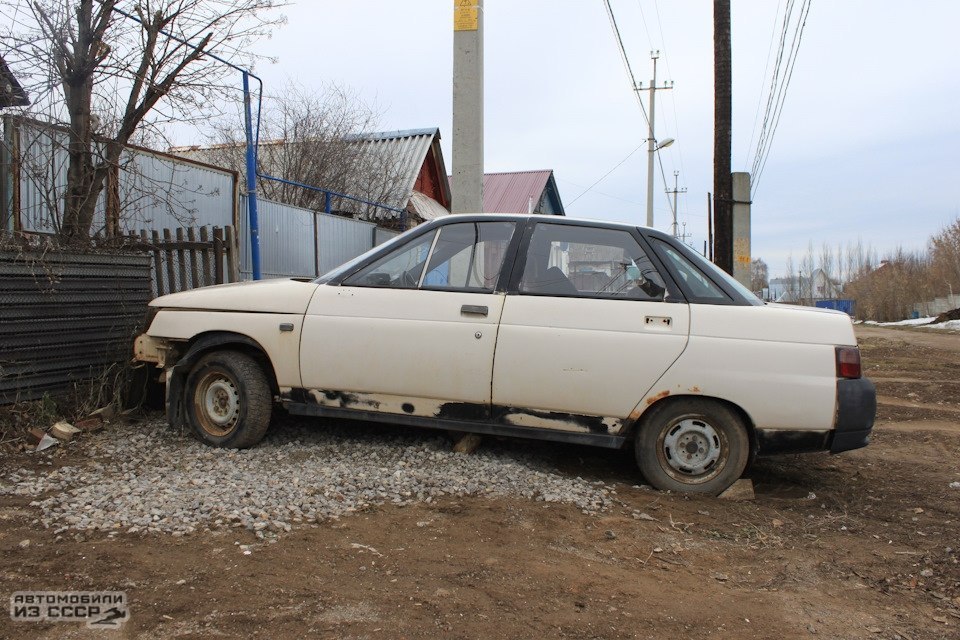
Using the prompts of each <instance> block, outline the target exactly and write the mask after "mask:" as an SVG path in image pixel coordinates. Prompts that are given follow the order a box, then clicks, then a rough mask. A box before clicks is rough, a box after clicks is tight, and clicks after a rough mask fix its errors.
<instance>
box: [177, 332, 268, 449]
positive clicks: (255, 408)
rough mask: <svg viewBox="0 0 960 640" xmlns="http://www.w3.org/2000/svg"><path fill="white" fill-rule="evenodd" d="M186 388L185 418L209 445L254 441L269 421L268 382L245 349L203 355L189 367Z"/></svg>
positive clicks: (237, 446)
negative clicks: (191, 367) (243, 351)
mask: <svg viewBox="0 0 960 640" xmlns="http://www.w3.org/2000/svg"><path fill="white" fill-rule="evenodd" d="M184 394H185V397H184V406H185V408H186V415H187V423H188V424H189V425H190V428H191V430H192V431H193V433H194V435H195V436H196V437H197V438H199V439H200V440H202V441H203V442H205V443H207V444H209V445H213V446H215V447H228V448H231V449H244V448H246V447H252V446H253V445H255V444H257V443H258V442H260V440H261V439H263V436H264V434H265V433H266V432H267V428H268V427H269V426H270V412H271V408H272V402H273V396H272V394H271V392H270V383H269V382H268V380H267V376H266V374H265V373H264V371H263V369H262V368H261V367H260V364H259V363H257V361H256V360H254V359H253V358H251V357H250V356H248V355H246V354H245V353H240V352H238V351H216V352H214V353H209V354H207V355H205V356H203V357H202V358H201V359H200V360H199V361H198V362H197V363H196V365H194V367H193V369H191V370H190V374H189V375H188V376H187V383H186V386H185V389H184Z"/></svg>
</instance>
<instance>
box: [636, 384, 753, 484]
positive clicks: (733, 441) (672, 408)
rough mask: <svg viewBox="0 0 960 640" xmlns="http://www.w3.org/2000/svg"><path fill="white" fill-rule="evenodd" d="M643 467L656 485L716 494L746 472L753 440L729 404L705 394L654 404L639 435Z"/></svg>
mask: <svg viewBox="0 0 960 640" xmlns="http://www.w3.org/2000/svg"><path fill="white" fill-rule="evenodd" d="M635 445H636V457H637V464H638V465H639V467H640V472H641V473H642V474H643V476H644V477H645V478H646V479H647V482H649V483H650V484H652V485H653V486H654V487H656V488H657V489H661V490H665V491H666V490H669V491H683V492H692V493H706V494H711V495H717V494H719V493H721V492H723V491H724V490H725V489H726V488H727V487H729V486H730V485H732V484H733V483H734V482H736V481H737V479H738V478H739V477H740V475H741V474H742V473H743V471H744V469H745V468H746V466H747V462H748V460H749V458H750V441H749V437H748V435H747V429H746V426H745V425H744V424H743V420H742V419H741V418H740V417H739V416H738V415H737V414H736V413H735V412H734V411H733V410H731V409H730V408H728V407H726V406H724V405H722V404H720V403H718V402H714V401H711V400H706V399H702V398H692V399H682V400H676V401H672V402H667V403H664V404H663V405H660V406H657V407H654V408H653V409H651V412H650V414H649V415H648V416H646V417H645V418H644V420H643V423H642V424H641V425H640V428H639V430H638V432H637V435H636V440H635Z"/></svg>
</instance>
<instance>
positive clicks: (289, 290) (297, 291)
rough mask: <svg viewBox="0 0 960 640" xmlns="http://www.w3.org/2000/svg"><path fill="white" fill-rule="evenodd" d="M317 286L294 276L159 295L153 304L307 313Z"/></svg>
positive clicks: (215, 309)
mask: <svg viewBox="0 0 960 640" xmlns="http://www.w3.org/2000/svg"><path fill="white" fill-rule="evenodd" d="M318 286H319V285H317V284H316V283H315V282H312V281H310V280H303V279H293V278H279V279H276V280H259V281H256V282H237V283H234V284H220V285H216V286H213V287H201V288H199V289H191V290H189V291H182V292H180V293H171V294H170V295H166V296H160V297H159V298H156V299H155V300H153V301H152V302H151V303H150V306H151V307H161V308H176V309H203V310H209V311H250V312H254V313H306V311H307V305H308V304H309V303H310V298H311V297H312V296H313V293H314V291H316V290H317V287H318Z"/></svg>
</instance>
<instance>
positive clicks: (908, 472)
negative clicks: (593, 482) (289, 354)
mask: <svg viewBox="0 0 960 640" xmlns="http://www.w3.org/2000/svg"><path fill="white" fill-rule="evenodd" d="M858 332H860V337H861V345H862V348H863V357H864V363H865V367H866V369H867V372H868V375H869V376H870V377H871V378H873V379H874V380H875V381H876V383H877V386H878V391H879V394H880V398H881V405H880V409H879V416H878V426H877V428H876V430H875V432H874V433H875V435H874V439H873V443H872V444H871V445H870V446H869V447H867V448H866V449H861V450H858V451H854V452H849V453H846V454H843V455H839V456H832V457H831V456H829V455H827V454H813V455H806V456H789V457H782V458H778V459H765V460H761V461H759V462H758V463H757V464H756V465H755V466H754V467H753V468H752V469H751V470H750V472H749V475H750V477H751V478H752V479H753V480H754V482H755V484H756V488H757V494H758V495H757V499H756V500H754V501H750V502H728V501H721V500H718V499H712V498H691V497H687V496H679V495H670V494H663V493H657V492H654V491H650V490H648V489H643V488H638V487H637V486H636V485H637V484H638V482H639V480H640V479H639V477H638V475H637V473H636V472H635V470H634V467H633V464H632V461H631V459H630V456H629V455H628V454H626V453H622V452H607V451H602V450H593V449H586V448H582V447H573V446H561V445H543V444H537V443H528V442H520V441H516V442H515V443H513V444H511V445H509V446H516V447H537V448H540V449H542V450H543V451H544V452H545V453H543V455H545V456H547V459H548V460H549V461H550V463H551V464H553V465H555V467H556V468H557V469H558V470H562V471H564V472H565V473H570V474H574V475H579V476H582V477H584V478H589V479H597V480H602V481H604V482H607V483H612V484H615V485H616V488H617V497H618V498H619V500H621V501H622V505H621V506H618V507H616V508H614V509H612V510H610V511H609V512H607V513H606V514H603V515H601V516H588V515H584V514H582V513H580V512H579V511H577V510H576V509H575V508H574V507H571V506H558V505H547V504H544V503H538V502H531V501H527V500H521V499H517V500H503V499H499V500H492V499H484V498H471V499H460V500H455V501H454V500H448V501H445V502H441V503H439V504H431V505H420V506H407V507H403V508H398V507H388V506H384V507H380V508H377V509H374V510H371V511H368V512H364V513H358V514H355V515H353V516H350V517H347V518H343V519H341V520H339V521H336V522H330V523H327V524H323V525H318V526H315V527H309V526H304V527H301V528H297V529H294V530H293V532H291V533H288V534H284V535H282V536H281V537H280V538H279V539H278V540H277V541H276V542H273V543H264V542H259V541H258V540H257V539H256V538H255V537H254V536H253V535H252V534H250V533H248V532H246V531H242V532H238V531H235V530H234V531H229V532H223V533H216V534H195V535H191V536H186V537H183V538H173V537H170V536H139V535H127V534H122V535H120V536H118V537H117V538H115V539H108V538H106V537H98V536H94V537H88V538H84V537H82V536H77V537H74V536H71V535H67V536H65V537H63V538H62V539H61V540H56V539H55V536H54V535H53V533H52V532H51V531H47V530H44V529H42V528H39V525H35V524H32V520H33V519H34V518H35V517H36V511H35V508H33V507H31V506H29V501H28V500H26V499H23V498H16V497H9V496H6V497H0V592H2V593H3V594H4V596H3V597H4V599H6V597H7V595H6V594H10V593H12V592H14V591H17V590H25V589H70V590H85V589H118V590H126V591H127V593H128V594H129V597H130V612H131V617H130V621H129V622H128V623H127V624H126V625H125V626H124V628H123V629H122V630H120V631H117V632H111V633H112V634H113V635H114V636H115V637H129V638H173V637H178V638H207V637H212V636H219V637H268V638H300V637H303V636H316V637H329V638H667V637H669V638H808V637H813V636H819V637H824V638H905V639H908V640H910V639H912V640H920V639H930V638H954V639H956V638H960V489H955V488H950V486H949V485H950V483H951V482H957V481H960V335H956V334H933V333H920V332H919V331H917V330H894V329H881V328H863V329H858ZM370 428H380V427H374V426H371V427H370ZM77 462H78V461H76V460H74V461H72V462H71V463H72V464H77ZM31 464H34V463H33V462H32V461H31V458H30V456H29V455H27V454H23V455H15V456H8V457H7V459H6V460H4V461H2V462H0V471H2V470H3V468H6V469H9V468H12V467H13V466H17V465H31ZM636 511H639V512H641V513H642V514H645V515H644V516H641V517H639V518H638V517H636V515H637V514H636V513H635V512H636ZM25 539H29V540H30V544H29V546H27V547H25V548H23V547H21V546H20V544H19V543H20V542H21V541H22V540H25ZM239 545H253V546H252V547H250V551H251V552H250V553H249V555H245V554H244V553H243V551H242V549H241V548H240V546H239ZM94 633H95V632H93V631H89V630H87V629H85V628H83V627H82V626H80V625H79V624H66V623H60V624H48V623H16V624H14V623H13V622H11V621H10V620H9V619H7V617H6V616H2V617H0V637H3V638H14V637H16V638H61V637H71V638H72V637H76V638H83V637H91V636H93V635H94ZM101 633H104V632H101Z"/></svg>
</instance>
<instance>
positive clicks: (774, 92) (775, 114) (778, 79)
mask: <svg viewBox="0 0 960 640" xmlns="http://www.w3.org/2000/svg"><path fill="white" fill-rule="evenodd" d="M793 5H794V0H788V1H787V7H786V10H785V12H784V19H783V28H782V29H781V35H780V45H779V47H778V51H777V59H776V63H775V66H774V72H773V75H772V77H771V81H770V93H769V95H768V98H767V109H766V111H765V113H764V119H763V127H762V128H761V131H760V137H759V139H758V141H757V151H756V154H755V156H754V159H753V165H752V174H753V180H752V183H753V184H752V189H751V197H752V196H753V194H755V193H756V191H757V187H758V185H759V183H760V177H761V176H762V175H763V170H764V168H765V167H766V164H767V160H768V159H769V157H770V150H771V148H772V143H773V137H774V135H775V134H776V130H777V127H778V126H779V124H780V118H781V116H782V115H783V108H784V105H785V104H786V97H787V91H788V89H789V87H790V82H791V80H792V79H793V70H794V68H795V66H796V62H797V57H798V54H799V51H800V44H801V42H802V40H803V31H804V27H805V26H806V24H807V16H808V15H809V13H810V5H811V0H802V4H801V7H800V11H799V12H798V16H799V17H798V20H797V24H796V26H795V27H794V29H793V37H792V38H791V41H790V48H789V51H788V52H787V56H786V63H785V65H784V63H783V55H784V52H785V50H786V40H787V32H788V31H789V29H790V22H791V20H790V17H791V15H792V12H793ZM782 65H783V69H784V71H783V75H782V76H781V75H780V69H781V66H782Z"/></svg>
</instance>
